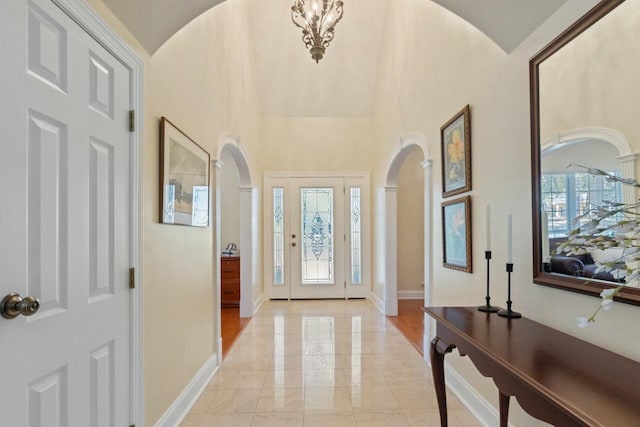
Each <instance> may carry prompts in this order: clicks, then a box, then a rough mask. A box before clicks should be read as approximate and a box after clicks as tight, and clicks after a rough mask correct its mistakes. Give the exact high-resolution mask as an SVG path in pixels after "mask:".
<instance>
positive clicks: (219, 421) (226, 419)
mask: <svg viewBox="0 0 640 427" xmlns="http://www.w3.org/2000/svg"><path fill="white" fill-rule="evenodd" d="M251 420H253V414H242V415H238V414H234V415H230V414H204V416H203V417H202V420H201V421H200V424H198V427H251Z"/></svg>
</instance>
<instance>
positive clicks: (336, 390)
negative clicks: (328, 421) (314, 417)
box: [304, 387, 353, 414]
mask: <svg viewBox="0 0 640 427" xmlns="http://www.w3.org/2000/svg"><path fill="white" fill-rule="evenodd" d="M349 395H350V393H349V389H348V388H347V387H341V388H340V387H305V390H304V410H305V412H332V413H336V414H350V413H351V412H352V410H353V408H352V406H351V399H350V396H349Z"/></svg>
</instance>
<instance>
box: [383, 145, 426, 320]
mask: <svg viewBox="0 0 640 427" xmlns="http://www.w3.org/2000/svg"><path fill="white" fill-rule="evenodd" d="M414 150H419V151H420V152H421V153H422V156H423V158H424V159H429V153H428V150H427V148H426V140H425V137H424V136H422V135H420V134H417V133H412V134H409V135H407V136H405V137H403V138H401V139H400V147H399V148H398V149H397V150H396V152H395V153H394V155H393V157H392V159H391V162H390V164H389V167H388V168H387V174H386V179H385V189H384V215H385V219H384V221H385V236H384V241H385V251H384V253H385V259H384V264H385V275H384V277H385V290H384V311H385V314H386V315H387V316H396V315H397V314H398V179H399V176H400V171H401V168H402V165H403V164H404V162H405V160H406V159H407V157H409V156H410V155H411V153H412V152H414ZM431 164H432V163H431V161H430V160H425V161H423V162H422V163H421V166H422V167H423V169H424V176H423V188H424V259H425V262H424V276H423V277H424V298H425V303H428V302H429V301H430V288H431V286H430V285H431V274H432V273H431V270H432V261H431V257H432V255H431V205H432V202H431V193H432V191H431Z"/></svg>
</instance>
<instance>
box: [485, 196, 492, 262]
mask: <svg viewBox="0 0 640 427" xmlns="http://www.w3.org/2000/svg"><path fill="white" fill-rule="evenodd" d="M485 230H486V234H487V235H486V249H485V250H486V251H490V250H491V208H490V207H489V204H488V203H487V224H486V225H485Z"/></svg>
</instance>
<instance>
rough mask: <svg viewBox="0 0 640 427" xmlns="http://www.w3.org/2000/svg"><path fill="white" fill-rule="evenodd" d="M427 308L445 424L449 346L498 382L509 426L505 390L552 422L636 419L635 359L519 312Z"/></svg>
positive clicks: (639, 387) (639, 418) (639, 421)
mask: <svg viewBox="0 0 640 427" xmlns="http://www.w3.org/2000/svg"><path fill="white" fill-rule="evenodd" d="M424 311H425V312H426V313H427V314H429V315H430V316H431V317H433V318H434V319H435V320H436V321H437V331H436V338H434V339H433V341H432V342H431V368H432V370H433V382H434V384H435V388H436V395H437V398H438V407H439V410H440V423H441V426H443V427H446V426H447V402H446V394H445V383H444V356H445V354H447V353H449V352H451V351H452V350H453V349H454V348H458V351H459V353H460V354H461V355H463V356H464V355H468V356H469V358H470V359H471V361H472V362H473V364H474V365H475V366H476V368H478V370H479V371H480V373H481V374H482V375H484V376H485V377H491V378H492V379H493V381H494V382H495V384H496V385H497V386H498V390H499V402H500V426H503V427H506V426H507V420H508V416H509V397H510V396H516V398H517V399H518V403H520V405H521V406H522V408H523V409H524V410H525V411H527V412H528V413H529V414H531V415H532V416H534V417H536V418H538V419H541V420H543V421H546V422H548V423H551V424H553V425H554V426H608V427H613V426H625V427H626V426H638V425H640V363H638V362H635V361H633V360H631V359H628V358H626V357H623V356H620V355H618V354H615V353H612V352H610V351H608V350H605V349H603V348H600V347H597V346H595V345H593V344H589V343H587V342H585V341H582V340H579V339H577V338H575V337H572V336H570V335H567V334H564V333H562V332H559V331H557V330H555V329H552V328H549V327H547V326H544V325H542V324H540V323H537V322H534V321H532V320H529V319H527V318H524V317H523V318H521V319H506V318H503V317H499V316H498V315H496V314H488V313H482V312H480V311H477V310H476V308H475V307H425V308H424ZM629 339H634V340H637V339H638V338H637V337H629Z"/></svg>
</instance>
